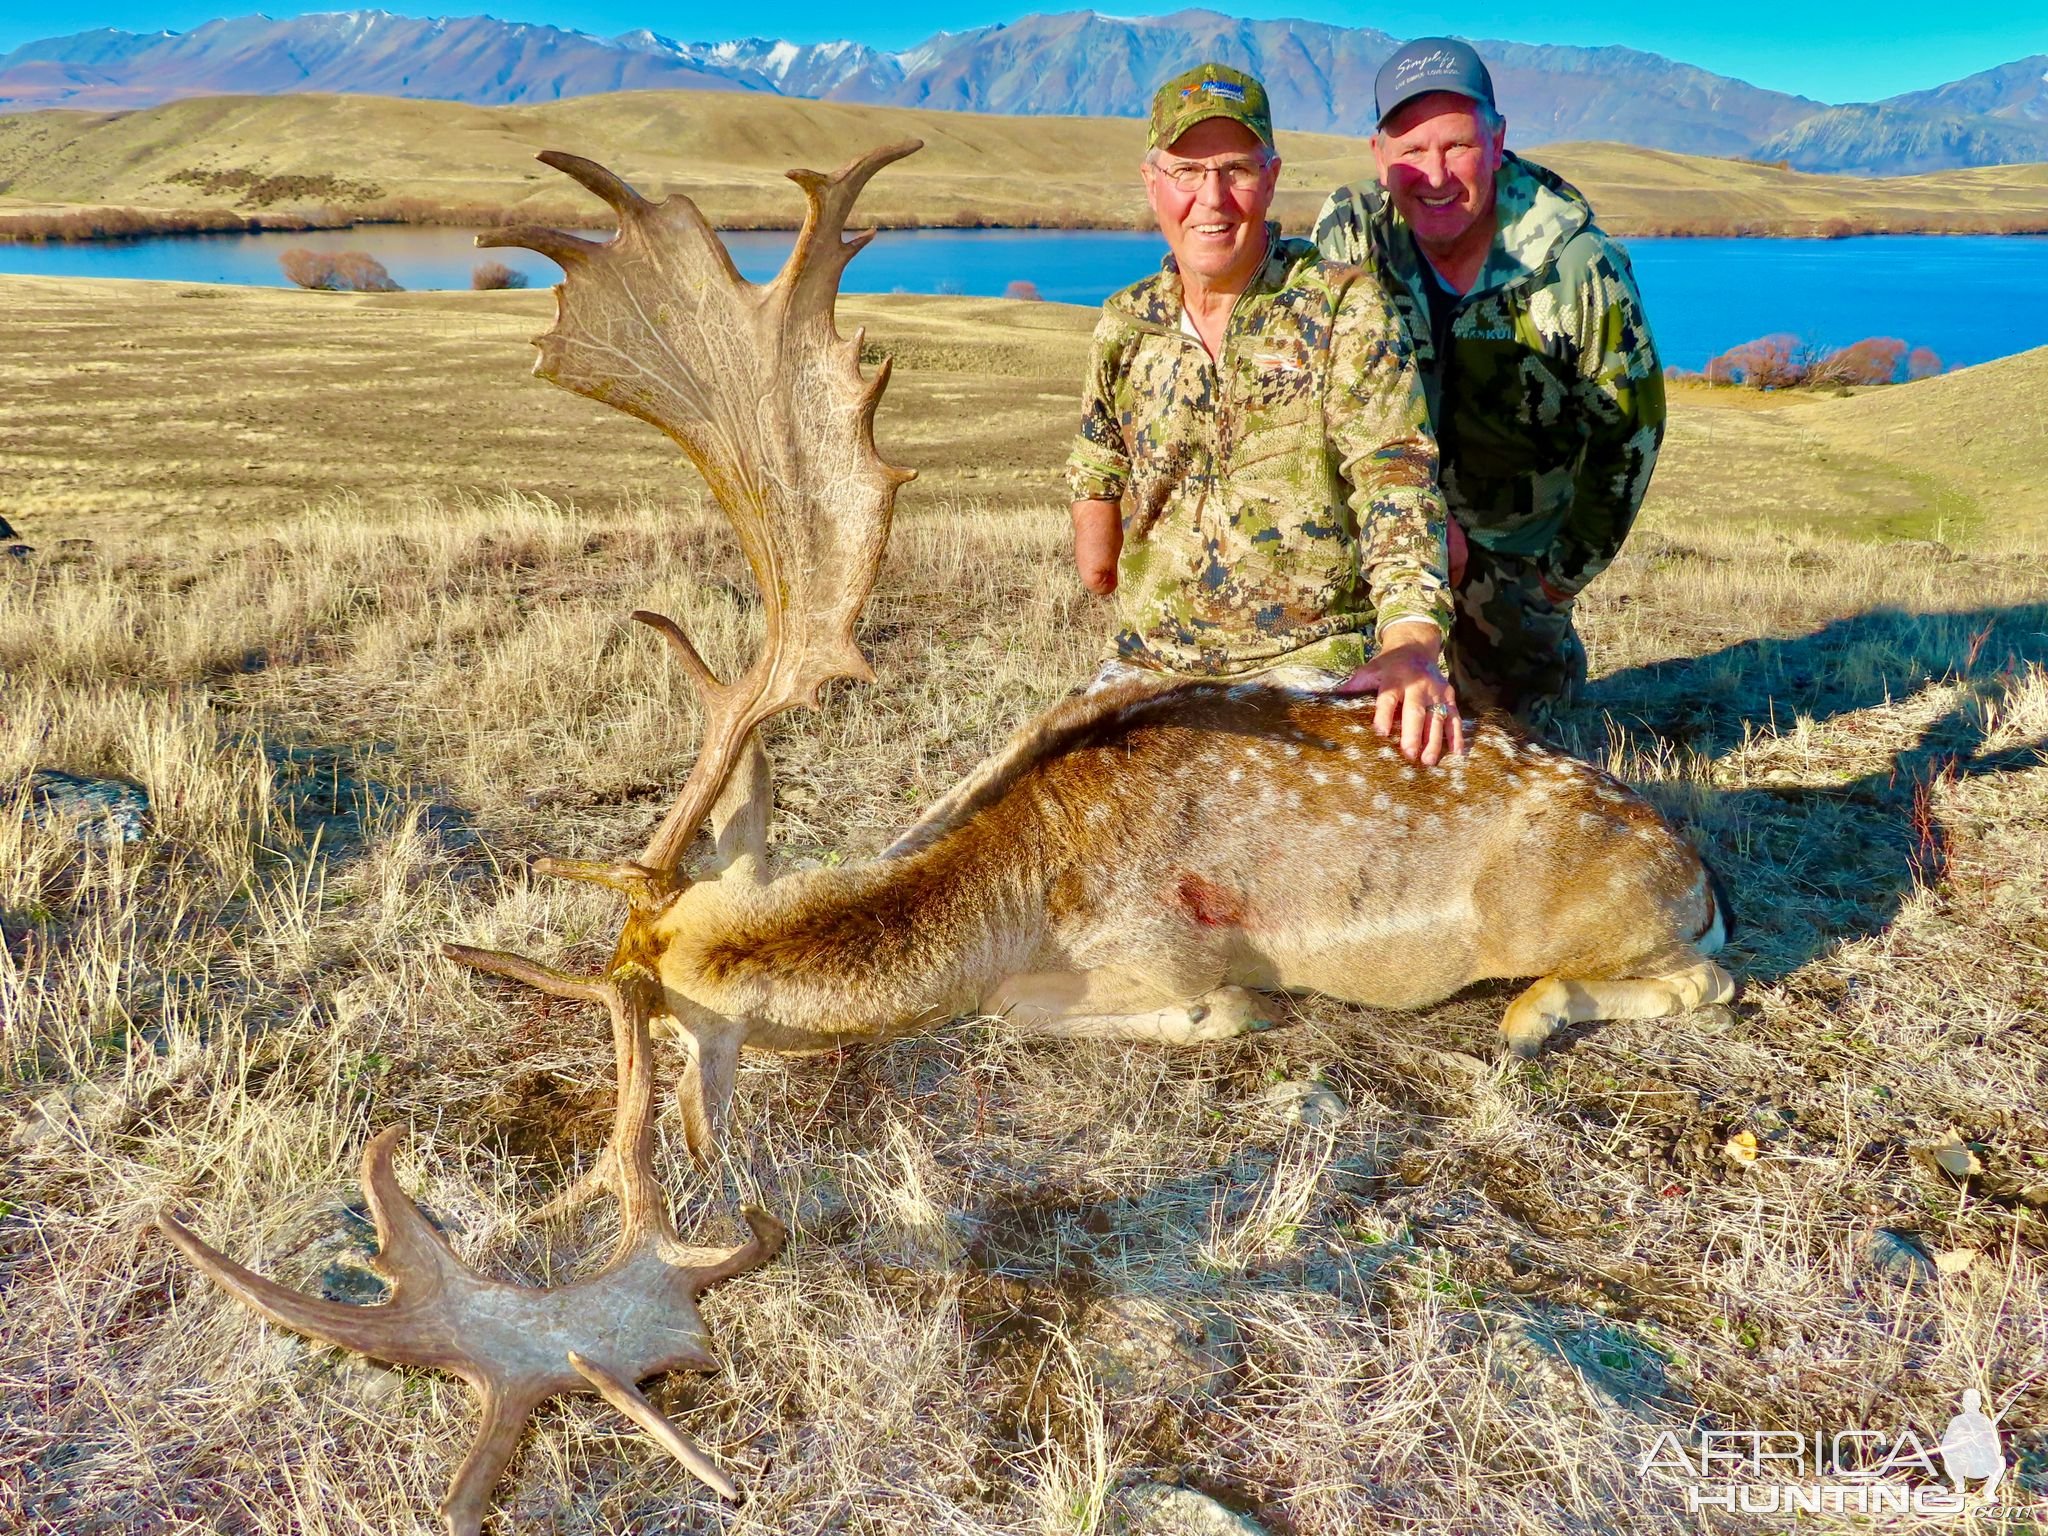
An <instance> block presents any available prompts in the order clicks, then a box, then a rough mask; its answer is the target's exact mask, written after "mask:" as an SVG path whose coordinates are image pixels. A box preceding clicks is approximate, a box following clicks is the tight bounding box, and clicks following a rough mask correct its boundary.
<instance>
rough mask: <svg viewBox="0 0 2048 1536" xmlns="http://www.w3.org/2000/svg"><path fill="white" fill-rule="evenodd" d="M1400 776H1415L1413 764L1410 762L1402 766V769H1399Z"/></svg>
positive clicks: (1410, 777) (1405, 777)
mask: <svg viewBox="0 0 2048 1536" xmlns="http://www.w3.org/2000/svg"><path fill="white" fill-rule="evenodd" d="M1401 777H1402V778H1404V779H1412V778H1414V777H1415V766H1414V764H1412V763H1411V764H1409V765H1408V766H1407V767H1404V768H1403V769H1402V770H1401Z"/></svg>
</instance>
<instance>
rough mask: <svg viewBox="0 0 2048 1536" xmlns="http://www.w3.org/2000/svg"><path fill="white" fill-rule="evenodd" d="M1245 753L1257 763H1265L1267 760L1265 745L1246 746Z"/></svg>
mask: <svg viewBox="0 0 2048 1536" xmlns="http://www.w3.org/2000/svg"><path fill="white" fill-rule="evenodd" d="M1244 755H1245V756H1246V757H1248V758H1250V759H1251V760H1252V761H1253V762H1255V763H1263V762H1264V761H1265V760H1266V749H1265V748H1264V747H1247V748H1245V753H1244Z"/></svg>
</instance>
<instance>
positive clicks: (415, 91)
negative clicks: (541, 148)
mask: <svg viewBox="0 0 2048 1536" xmlns="http://www.w3.org/2000/svg"><path fill="white" fill-rule="evenodd" d="M1396 45H1397V42H1396V39H1395V38H1393V37H1392V36H1390V35H1389V34H1387V33H1385V32H1382V31H1379V30H1377V29H1375V28H1371V27H1343V26H1337V25H1334V24H1330V23H1324V22H1311V21H1305V20H1280V21H1262V20H1252V19H1247V18H1242V17H1234V16H1231V15H1228V14H1226V13H1223V12H1220V11H1214V10H1208V9H1200V8H1191V9H1185V10H1181V11H1177V12H1174V13H1172V14H1171V15H1167V16H1145V17H1116V16H1109V15H1104V14H1102V13H1099V12H1096V11H1093V10H1078V11H1062V12H1034V13H1031V14H1028V15H1025V16H1020V17H1018V18H1016V19H1015V20H1014V21H1010V22H1004V23H995V24H991V25H988V26H982V27H973V28H967V29H964V30H962V31H959V32H941V33H937V34H935V35H934V36H932V37H930V38H927V39H926V40H924V41H923V42H921V43H919V44H917V45H916V46H915V47H912V48H908V49H902V50H896V51H889V50H884V49H878V48H875V47H872V46H870V45H868V44H866V43H862V42H859V41H856V40H851V39H839V40H835V41H832V42H826V43H811V44H797V43H791V42H788V41H786V40H782V39H776V38H767V37H743V38H734V39H727V40H724V41H720V42H691V41H682V40H678V39H676V38H673V37H670V36H667V35H665V34H663V33H660V32H656V31H654V30H653V29H651V28H647V27H641V28H636V29H634V30H632V31H628V32H624V33H621V34H620V35H618V36H617V37H614V38H601V37H596V36H594V35H592V34H588V33H584V32H578V31H573V30H569V29H565V28H561V27H555V26H551V25H548V24H546V23H540V22H506V21H500V20H498V19H496V18H494V17H490V16H484V15H477V16H468V17H429V18H416V17H404V16H396V15H393V14H391V13H389V12H386V11H380V10H353V11H329V12H316V13H309V14H307V15H304V16H298V17H290V18H284V19H274V18H271V17H267V16H262V15H244V16H237V17H221V18H216V19H215V20H212V21H207V22H204V23H201V24H200V25H199V26H197V27H194V28H192V29H190V30H189V31H186V32H171V31H156V32H124V31H120V30H118V29H115V28H106V27H101V28H95V29H91V30H89V31H85V32H78V33H71V34H66V35H63V36H58V37H51V38H43V39H38V40H36V41H32V42H29V43H24V44H22V45H21V46H20V47H18V48H16V49H14V50H13V51H11V52H9V53H7V54H4V55H0V112H4V111H27V110H40V109H45V108H50V107H70V108H78V109H84V110H101V111H104V110H115V111H126V110H132V109H135V108H139V107H146V106H151V105H156V104H159V103H161V102H165V101H171V100H178V99H182V98H185V97H191V96H200V95H222V94H254V95H273V94H287V93H293V92H306V91H315V92H318V91H333V92H340V93H347V94H375V95H392V96H399V97H411V98H416V99H428V100H445V101H458V102H466V103H469V104H472V105H517V104H522V103H532V102H543V101H555V100H561V99H564V98H567V97H573V96H584V95H596V94H604V93H609V92H613V91H622V90H655V89H689V90H711V91H742V92H766V93H770V94H775V95H786V96H795V97H807V98H811V99H816V100H825V101H839V102H847V103H857V104H865V105H877V106H905V107H933V108H942V109H946V110H953V111H970V112H993V113H1001V114H1014V115H1033V116H1039V115H1050V116H1125V117H1131V116H1137V115H1139V114H1140V113H1141V112H1142V110H1143V105H1144V103H1145V101H1146V99H1147V98H1148V97H1149V95H1150V93H1151V91H1152V90H1153V89H1154V88H1155V87H1156V85H1157V83H1158V81H1159V80H1161V79H1164V78H1166V77H1167V76H1168V75H1170V74H1171V73H1173V72H1174V71H1175V70H1176V69H1178V68H1181V67H1184V66H1185V65H1186V64H1187V63H1189V62H1191V61H1193V60H1195V59H1199V58H1205V57H1206V58H1217V59H1221V60H1223V61H1225V62H1229V63H1234V64H1237V65H1239V66H1241V67H1245V68H1249V69H1252V70H1254V71H1255V72H1257V73H1258V74H1259V75H1260V76H1261V78H1263V79H1264V80H1265V81H1266V83H1267V86H1268V88H1269V90H1270V91H1271V93H1272V96H1273V100H1274V110H1275V116H1276V120H1278V121H1279V122H1281V123H1283V124H1285V125H1287V126H1289V127H1291V128H1297V129H1300V130H1302V131H1305V132H1324V133H1340V134H1352V135H1356V134H1364V133H1369V132H1371V130H1372V127H1373V123H1372V120H1371V119H1372V115H1373V113H1372V78H1373V75H1374V74H1375V73H1376V71H1377V69H1378V66H1379V64H1380V63H1381V62H1382V61H1383V60H1384V59H1385V57H1386V56H1387V55H1388V54H1389V53H1391V52H1392V51H1393V49H1394V47H1395V46H1396ZM1476 46H1477V47H1478V48H1479V49H1480V51H1481V53H1482V54H1484V55H1485V56H1486V58H1487V60H1488V63H1489V65H1490V67H1491V68H1492V70H1493V73H1494V79H1495V82H1496V87H1497V91H1498V94H1499V98H1500V103H1501V107H1502V110H1503V113H1504V115H1505V116H1506V117H1507V118H1508V120H1509V123H1510V125H1511V132H1512V133H1513V141H1514V142H1516V143H1518V144H1524V145H1532V146H1533V145H1541V144H1546V143H1552V142H1557V141H1561V140H1579V139H1605V140H1613V141H1616V142H1620V143H1626V144H1633V145H1637V146H1640V147H1643V148H1650V149H1666V150H1676V151H1680V152H1684V153H1690V154H1709V155H1723V156H1729V157H1736V158H1757V159H1762V160H1782V161H1784V162H1786V163H1787V164H1789V165H1791V166H1792V167H1793V168H1795V169H1800V170H1813V171H1830V172H1839V171H1850V172H1856V173H1862V174H1896V173H1901V172H1904V171H1908V170H1911V171H1918V170H1945V169H1955V168H1961V167H1967V166H1975V165H1995V164H2010V163H2020V162H2025V161H2032V160H2036V159H2048V80H2044V78H2043V77H2044V76H2048V56H2038V57H2034V58H2030V59H2021V60H2016V61H2013V62H2012V63H2009V64H2005V65H2000V66H1997V67H1996V68H1994V69H1991V70H1985V71H1980V72H1979V73H1978V74H1976V75H1972V76H1969V77H1966V78H1965V79H1963V80H1959V81H1951V82H1949V83H1947V84H1945V85H1941V86H1937V87H1934V88H1932V89H1930V90H1927V91H1919V92H1912V93H1908V94H1907V95H1905V96H1900V97H1894V98H1889V99H1887V100H1886V101H1883V102H1877V103H1849V104H1845V105H1840V106H1829V105H1828V104H1826V103H1823V102H1819V101H1815V100H1813V99H1810V98H1808V97H1804V96H1797V95H1790V94H1787V93H1785V92H1781V91H1772V90H1766V89H1764V88H1762V87H1758V86H1754V85H1751V84H1749V83H1748V82H1746V81H1742V80H1738V79H1735V78H1733V77H1731V76H1725V75H1717V74H1714V73H1712V72H1711V71H1708V70H1704V69H1700V68H1698V67H1696V66H1693V65H1690V64H1686V63H1684V62H1683V61H1681V60H1675V59H1670V58H1666V57H1664V56H1663V55H1660V54H1653V53H1647V52H1644V51H1642V50H1640V49H1633V48H1627V47H1622V46H1618V45H1609V46H1605V47H1599V48H1585V47H1577V46H1571V45H1564V44H1546V43H1518V42H1509V41H1498V40H1486V39H1479V40H1476Z"/></svg>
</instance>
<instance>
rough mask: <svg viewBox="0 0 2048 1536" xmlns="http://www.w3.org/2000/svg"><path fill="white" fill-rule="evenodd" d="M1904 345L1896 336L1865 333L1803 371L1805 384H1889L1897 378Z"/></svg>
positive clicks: (1904, 350) (1902, 358)
mask: <svg viewBox="0 0 2048 1536" xmlns="http://www.w3.org/2000/svg"><path fill="white" fill-rule="evenodd" d="M1905 357H1906V344H1905V343H1904V342H1903V341H1900V340H1899V339H1898V338H1897V337H1896V336H1866V337H1864V338H1863V340H1861V341H1859V342H1855V343H1854V344H1852V345H1850V346H1846V347H1843V348H1841V349H1840V350H1839V351H1836V352H1830V353H1829V354H1828V355H1827V356H1826V357H1824V358H1822V359H1821V360H1820V361H1819V362H1817V363H1815V364H1813V365H1812V366H1811V367H1809V368H1808V369H1807V370H1806V379H1805V382H1806V383H1808V384H1840V385H1856V384H1890V383H1893V382H1894V381H1896V380H1897V378H1898V377H1899V365H1900V364H1901V363H1903V362H1904V361H1905Z"/></svg>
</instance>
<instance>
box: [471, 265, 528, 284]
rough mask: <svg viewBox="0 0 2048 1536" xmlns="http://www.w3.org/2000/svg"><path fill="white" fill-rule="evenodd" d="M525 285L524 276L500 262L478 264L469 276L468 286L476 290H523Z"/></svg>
mask: <svg viewBox="0 0 2048 1536" xmlns="http://www.w3.org/2000/svg"><path fill="white" fill-rule="evenodd" d="M526 285H527V276H526V274H525V273H524V272H519V271H515V270H514V269H513V268H511V267H508V266H506V265H505V263H504V262H502V261H482V262H478V263H477V265H476V266H475V267H474V268H473V269H472V270H471V272H470V274H469V286H470V287H472V288H476V289H486V288H524V287H525V286H526Z"/></svg>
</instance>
